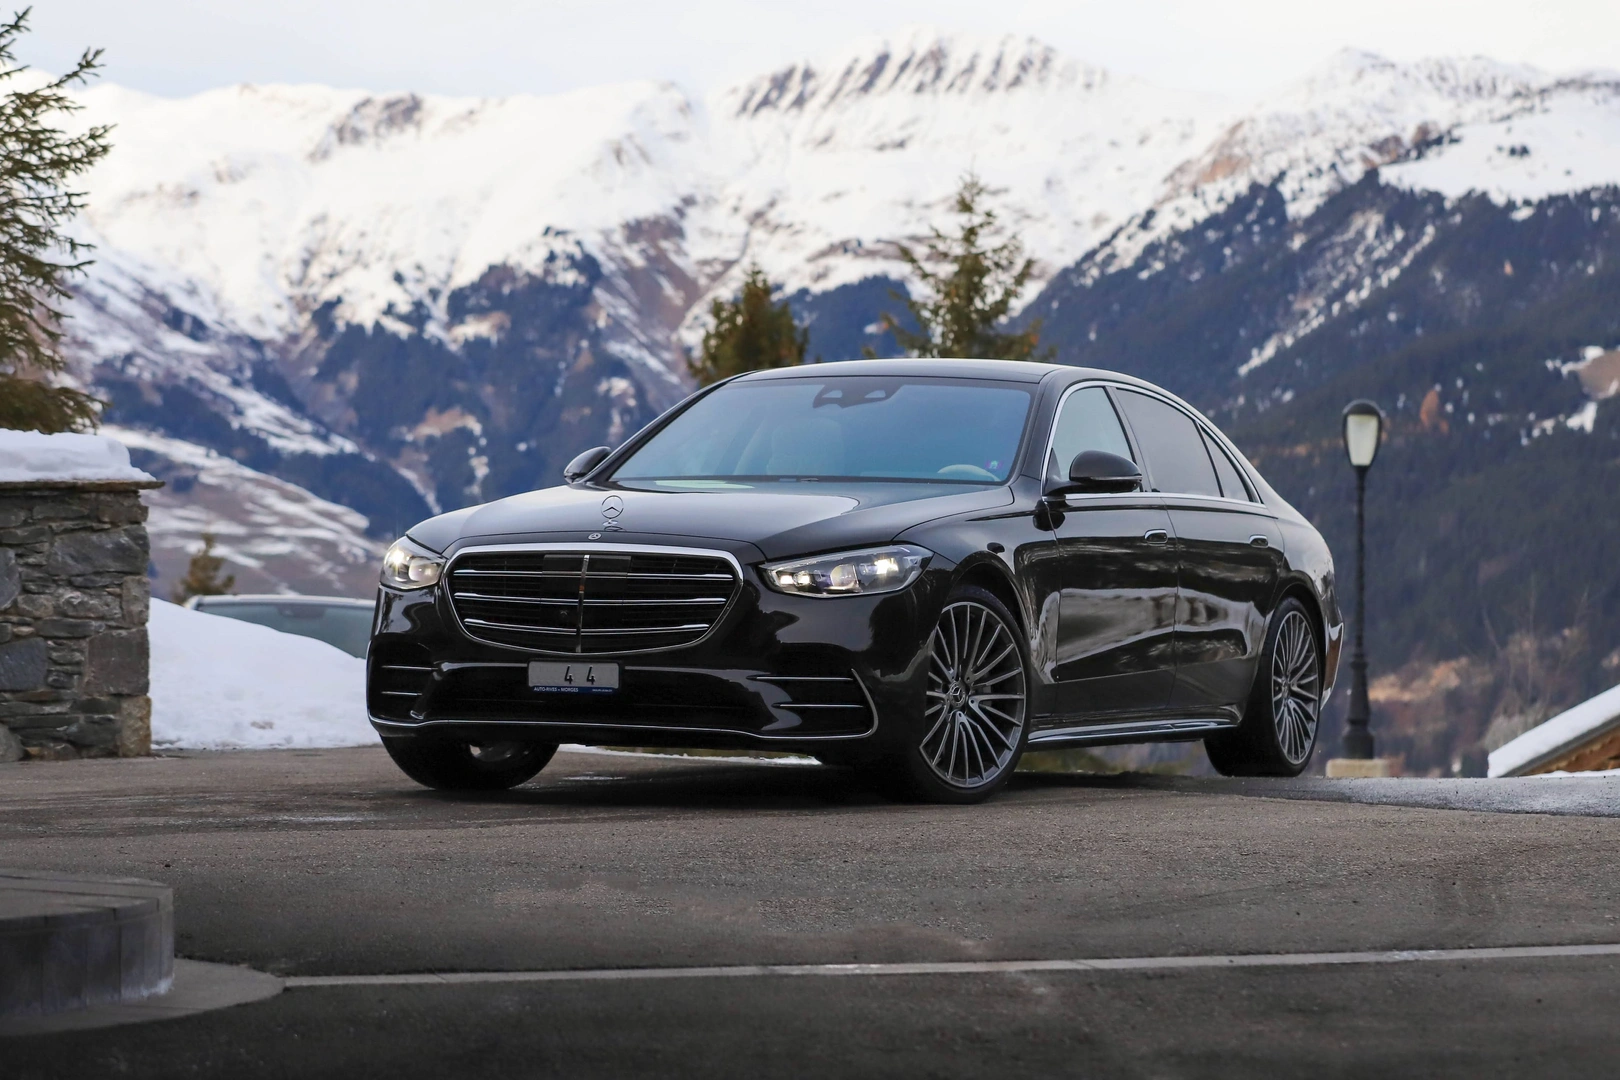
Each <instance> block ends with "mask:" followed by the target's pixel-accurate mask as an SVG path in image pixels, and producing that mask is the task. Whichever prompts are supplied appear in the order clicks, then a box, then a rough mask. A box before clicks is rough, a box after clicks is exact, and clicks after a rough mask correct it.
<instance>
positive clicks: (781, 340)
mask: <svg viewBox="0 0 1620 1080" xmlns="http://www.w3.org/2000/svg"><path fill="white" fill-rule="evenodd" d="M775 292H776V286H774V285H772V284H771V283H770V281H769V280H768V279H767V278H766V277H765V272H764V271H763V270H761V269H760V268H759V267H757V266H754V267H750V268H749V271H748V276H747V277H746V278H745V279H744V280H743V287H742V291H741V292H740V293H738V294H737V295H736V296H735V297H734V298H732V299H730V300H721V299H718V298H716V299H715V301H714V303H713V304H711V305H710V306H709V317H710V318H712V319H713V320H714V325H713V326H712V327H710V328H709V330H708V331H707V332H706V333H705V334H704V335H703V348H702V351H700V352H699V353H698V355H697V356H696V357H692V356H688V357H687V358H686V369H687V370H688V371H690V372H691V373H692V378H693V379H695V380H697V384H698V385H699V386H708V385H709V384H711V383H716V382H719V381H720V380H721V379H727V378H730V377H731V376H733V375H741V374H742V373H743V372H745V371H760V370H763V369H765V368H779V367H794V366H795V365H798V364H802V363H804V350H805V346H806V345H808V344H809V341H810V331H809V330H806V329H802V328H801V327H800V326H799V324H798V323H796V322H794V321H793V310H792V308H791V307H789V305H788V302H787V301H786V300H784V301H782V302H781V303H780V304H776V303H773V302H772V301H771V297H772V295H773V294H774V293H775Z"/></svg>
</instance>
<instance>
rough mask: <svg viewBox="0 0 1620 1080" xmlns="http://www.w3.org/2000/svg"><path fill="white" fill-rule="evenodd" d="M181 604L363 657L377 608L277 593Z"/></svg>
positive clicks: (369, 603)
mask: <svg viewBox="0 0 1620 1080" xmlns="http://www.w3.org/2000/svg"><path fill="white" fill-rule="evenodd" d="M184 606H186V607H188V608H191V609H192V610H193V611H202V612H206V613H207V614H209V615H223V616H225V617H226V618H227V619H240V620H241V621H242V622H250V623H258V624H259V625H260V626H268V627H269V628H270V629H272V630H280V631H281V632H282V633H284V634H297V635H299V636H300V637H308V638H314V639H315V640H317V641H324V642H326V643H327V644H328V645H335V646H337V647H338V648H340V649H342V650H343V651H344V652H346V653H348V654H349V655H350V656H358V657H359V658H360V659H362V660H364V659H365V656H366V646H367V645H368V644H369V643H370V641H371V621H372V615H373V614H374V612H375V610H376V605H375V604H374V603H373V602H372V601H370V600H354V599H351V598H349V597H346V596H301V595H282V594H279V593H277V594H262V595H261V594H254V593H241V594H234V595H226V596H193V597H191V598H190V599H188V600H187V601H186V602H185V605H184Z"/></svg>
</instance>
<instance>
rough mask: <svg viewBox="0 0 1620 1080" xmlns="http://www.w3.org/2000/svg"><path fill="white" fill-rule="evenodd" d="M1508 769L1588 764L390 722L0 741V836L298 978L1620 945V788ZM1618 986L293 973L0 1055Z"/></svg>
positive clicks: (1247, 1053)
mask: <svg viewBox="0 0 1620 1080" xmlns="http://www.w3.org/2000/svg"><path fill="white" fill-rule="evenodd" d="M1361 783H1366V782H1361ZM1536 783H1542V784H1559V783H1564V784H1582V783H1586V784H1588V786H1587V787H1584V788H1580V787H1576V788H1564V789H1561V791H1562V794H1559V795H1558V796H1557V797H1556V798H1554V800H1553V802H1554V803H1557V805H1556V806H1552V805H1551V804H1547V803H1545V802H1544V803H1542V804H1540V807H1539V812H1524V811H1526V810H1531V809H1537V807H1535V806H1532V805H1530V804H1528V803H1525V802H1524V799H1527V798H1539V799H1545V798H1547V796H1542V795H1539V794H1537V792H1538V791H1539V790H1541V789H1534V788H1532V789H1528V794H1527V795H1525V796H1523V797H1520V798H1519V802H1518V803H1517V804H1516V805H1495V808H1496V809H1507V810H1516V811H1518V812H1510V813H1496V812H1487V811H1484V810H1479V809H1438V808H1435V806H1436V805H1437V801H1438V803H1442V804H1443V805H1446V806H1464V807H1472V806H1485V805H1494V804H1492V803H1490V800H1491V799H1495V800H1497V802H1498V803H1500V801H1501V799H1502V798H1503V797H1504V796H1505V794H1506V793H1508V792H1509V791H1510V789H1509V788H1487V787H1480V788H1478V789H1473V788H1467V787H1464V788H1456V787H1455V785H1453V786H1452V788H1450V789H1448V790H1450V791H1451V793H1450V794H1446V793H1445V792H1444V791H1443V790H1442V786H1441V785H1427V786H1425V785H1421V784H1419V785H1415V786H1412V787H1410V788H1409V789H1408V790H1409V792H1410V795H1409V796H1408V797H1405V798H1400V792H1399V790H1398V789H1397V790H1396V791H1395V792H1394V794H1391V793H1390V792H1388V791H1384V790H1383V789H1381V788H1379V787H1378V786H1377V785H1374V786H1372V787H1367V788H1364V789H1356V788H1351V789H1349V791H1348V792H1347V791H1345V790H1344V789H1343V785H1338V786H1333V785H1327V784H1324V783H1322V782H1317V783H1316V784H1315V785H1312V784H1306V785H1294V786H1292V787H1289V788H1288V790H1286V791H1276V790H1270V791H1268V790H1266V787H1267V786H1266V785H1253V784H1249V785H1244V784H1235V783H1232V782H1226V781H1181V780H1165V779H1160V778H1137V779H1132V778H1086V777H1071V776H1054V775H1045V774H1034V775H1023V776H1020V777H1019V778H1018V782H1017V783H1016V784H1015V786H1014V787H1013V788H1012V789H1011V790H1009V791H1008V792H1007V793H1006V794H1005V795H1003V796H1002V797H1000V798H998V799H996V800H995V801H993V802H991V803H989V804H987V805H984V806H980V807H972V808H952V807H933V806H915V805H898V804H894V803H890V802H887V801H884V800H883V799H882V798H881V797H879V796H878V795H876V794H874V793H872V792H870V791H868V790H866V789H865V788H863V787H862V786H861V785H860V784H859V783H858V782H856V781H855V780H854V779H853V778H852V777H850V776H849V775H847V774H845V773H842V772H840V771H838V770H831V769H823V768H820V767H816V766H795V765H756V764H746V763H725V762H715V761H708V760H690V759H654V758H641V757H624V756H607V755H599V754H587V753H563V754H560V755H559V756H558V758H557V760H556V761H554V762H553V763H552V765H551V766H549V767H548V768H547V769H546V771H545V772H543V773H542V774H541V776H540V777H539V778H538V779H537V780H536V781H535V782H534V783H533V784H531V785H528V786H526V787H524V788H522V789H519V790H518V791H515V792H511V793H507V794H505V795H502V796H499V797H491V798H478V799H453V798H447V797H445V796H442V795H436V794H434V793H431V792H427V791H424V790H422V789H420V788H417V787H415V786H414V785H412V784H410V783H409V782H408V781H406V780H405V779H404V778H403V777H402V776H400V775H398V774H397V773H396V772H395V771H394V769H393V766H392V765H391V763H389V762H388V761H387V759H386V758H385V757H384V755H383V754H382V753H381V751H380V750H374V749H364V750H342V751H289V752H257V753H239V754H196V755H188V756H185V757H177V758H162V759H155V760H151V761H125V762H77V763H64V764H56V765H31V766H12V767H0V865H4V866H12V867H26V868H32V869H47V870H62V871H76V872H84V873H101V874H118V875H127V876H135V877H146V878H152V879H155V880H158V881H163V882H166V883H168V884H171V885H173V886H174V887H175V894H176V930H177V933H176V938H177V949H178V951H179V953H180V954H181V955H182V956H186V957H190V958H193V959H201V960H210V961H216V962H226V963H239V964H249V965H252V966H253V967H255V968H258V969H260V970H264V971H269V972H273V973H276V974H279V975H283V976H292V977H295V978H302V977H311V976H314V977H321V976H349V975H400V974H410V973H419V972H490V971H493V972H513V971H522V972H527V971H555V970H563V969H616V968H668V967H685V966H708V965H769V964H794V965H817V964H845V963H897V964H906V963H913V962H952V961H995V960H1017V961H1023V960H1042V959H1073V958H1099V957H1156V956H1208V955H1219V954H1252V953H1298V952H1312V953H1315V952H1325V951H1366V950H1371V951H1377V950H1391V949H1394V950H1405V949H1455V948H1474V947H1489V946H1519V945H1547V944H1601V943H1612V942H1620V874H1617V873H1616V863H1617V858H1616V852H1617V851H1620V821H1616V820H1615V819H1614V818H1613V817H1611V816H1604V814H1605V813H1608V812H1612V808H1613V806H1614V804H1615V803H1616V802H1617V801H1620V793H1617V790H1616V788H1615V786H1614V785H1612V784H1611V785H1608V786H1604V782H1584V781H1540V782H1536ZM1593 784H1596V785H1598V786H1591V785H1593ZM1358 791H1364V792H1366V796H1367V797H1369V798H1374V799H1378V800H1384V801H1381V802H1378V801H1375V802H1361V801H1345V800H1348V799H1359V798H1361V797H1362V796H1361V795H1358V794H1357V792H1358ZM1458 792H1461V794H1458ZM1493 792H1494V794H1492V793H1493ZM1279 794H1281V795H1286V796H1288V797H1282V798H1279V797H1273V796H1276V795H1279ZM1301 796H1305V797H1301ZM1487 796H1488V798H1487ZM1394 799H1399V801H1400V802H1405V803H1413V802H1416V803H1419V804H1423V803H1428V805H1398V804H1396V803H1395V802H1391V801H1388V800H1394ZM1482 799H1484V800H1485V801H1484V802H1482V801H1481V800H1482ZM1509 801H1510V802H1512V801H1513V800H1509ZM1549 808H1550V809H1552V810H1554V811H1557V812H1547V811H1548V809H1549ZM1617 1009H1620V958H1616V957H1614V956H1581V957H1568V956H1565V957H1536V958H1525V959H1490V960H1476V959H1462V960H1454V961H1447V962H1443V963H1420V964H1356V965H1336V966H1304V967H1261V968H1241V969H1229V970H1228V969H1185V968H1178V969H1172V970H1157V971H1154V970H1148V971H1141V970H1126V971H1096V970H1066V971H1049V970H1048V971H1031V970H1018V971H985V970H977V969H967V970H962V971H959V972H955V973H930V974H919V975H900V974H886V975H856V976H843V977H838V978H823V977H815V976H807V975H792V974H760V975H755V976H751V977H747V978H682V979H658V978H634V979H622V978H620V979H613V980H598V981H589V980H585V981H581V980H570V981H564V982H544V983H524V982H496V983H473V984H461V983H458V984H443V985H421V984H405V985H400V984H398V983H386V984H383V985H360V986H354V985H347V986H333V985H314V986H310V985H305V986H296V987H294V988H291V989H288V990H287V991H285V992H284V993H282V994H281V995H280V996H278V997H275V998H272V999H270V1000H268V1001H264V1002H260V1003H257V1004H253V1005H246V1006H240V1007H237V1008H233V1009H228V1010H223V1011H219V1012H215V1013H209V1014H203V1015H198V1016H194V1017H190V1018H187V1019H183V1020H174V1021H167V1022H164V1023H158V1024H149V1025H142V1026H139V1027H127V1028H110V1029H105V1030H101V1031H92V1032H77V1033H73V1034H72V1035H54V1036H46V1035H41V1036H30V1037H24V1038H12V1039H7V1040H5V1041H4V1044H3V1045H0V1061H3V1062H4V1067H3V1068H0V1072H3V1073H4V1074H5V1075H7V1076H12V1075H16V1076H26V1077H32V1076H41V1077H46V1076H81V1075H82V1076H91V1075H95V1076H102V1075H113V1074H117V1075H130V1076H153V1077H158V1076H174V1075H230V1076H300V1077H303V1076H325V1075H331V1076H367V1075H377V1076H390V1077H401V1076H428V1075H433V1076H444V1075H456V1074H458V1073H460V1072H467V1071H471V1070H473V1069H474V1068H476V1070H477V1072H478V1073H479V1074H480V1075H484V1076H508V1075H510V1076H543V1075H568V1076H592V1075H602V1076H619V1075H625V1074H627V1073H631V1072H639V1073H642V1074H647V1075H694V1076H696V1075H704V1076H714V1075H732V1074H751V1075H771V1076H775V1075H783V1076H794V1075H813V1074H817V1073H824V1074H830V1073H837V1074H840V1075H939V1076H955V1075H963V1076H966V1075H985V1074H986V1073H987V1072H994V1071H1008V1070H1011V1069H1015V1068H1016V1069H1019V1070H1022V1071H1024V1072H1026V1073H1030V1074H1041V1075H1047V1074H1055V1075H1124V1076H1134V1075H1150V1076H1179V1075H1186V1076H1202V1075H1234V1076H1238V1075H1258V1074H1266V1075H1296V1074H1299V1075H1303V1074H1306V1073H1309V1074H1311V1075H1313V1076H1320V1075H1323V1074H1326V1075H1365V1074H1367V1073H1369V1072H1372V1071H1374V1070H1383V1071H1395V1072H1406V1073H1416V1074H1422V1075H1459V1076H1460V1075H1470V1076H1476V1075H1482V1074H1483V1075H1525V1074H1527V1073H1535V1072H1549V1071H1552V1072H1558V1073H1561V1074H1565V1075H1571V1074H1574V1075H1579V1074H1583V1073H1585V1074H1590V1075H1610V1074H1612V1071H1613V1043H1612V1018H1613V1017H1614V1016H1615V1015H1617Z"/></svg>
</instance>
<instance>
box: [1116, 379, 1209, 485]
mask: <svg viewBox="0 0 1620 1080" xmlns="http://www.w3.org/2000/svg"><path fill="white" fill-rule="evenodd" d="M1119 404H1120V408H1122V409H1124V410H1125V416H1126V417H1127V418H1128V419H1129V420H1130V422H1131V431H1132V432H1133V433H1135V435H1136V442H1137V445H1138V446H1140V447H1141V448H1142V456H1143V457H1145V458H1146V459H1147V460H1146V461H1145V462H1143V464H1145V465H1146V466H1147V471H1148V475H1149V476H1150V477H1152V479H1153V489H1154V490H1155V491H1162V492H1165V493H1167V494H1176V495H1212V496H1215V497H1217V498H1219V497H1220V494H1221V484H1220V481H1219V480H1217V479H1216V477H1215V466H1214V464H1213V463H1212V462H1211V461H1210V460H1209V450H1208V448H1206V447H1205V446H1204V436H1203V433H1202V432H1200V431H1199V430H1198V425H1197V424H1196V423H1195V422H1194V421H1193V418H1192V417H1190V416H1188V415H1187V414H1186V413H1184V412H1182V411H1181V410H1180V409H1178V408H1176V407H1175V406H1174V405H1171V404H1169V403H1168V402H1164V401H1160V400H1159V399H1158V398H1155V397H1149V396H1148V395H1146V394H1139V393H1136V392H1135V391H1133V390H1121V391H1120V392H1119Z"/></svg>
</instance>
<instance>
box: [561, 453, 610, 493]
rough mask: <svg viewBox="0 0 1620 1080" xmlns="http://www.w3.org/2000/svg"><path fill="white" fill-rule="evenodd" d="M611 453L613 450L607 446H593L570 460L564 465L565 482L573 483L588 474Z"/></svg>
mask: <svg viewBox="0 0 1620 1080" xmlns="http://www.w3.org/2000/svg"><path fill="white" fill-rule="evenodd" d="M611 453H613V451H612V450H610V449H608V448H607V447H605V446H593V447H591V448H590V449H589V450H587V451H585V452H584V453H583V454H581V455H579V456H578V457H577V458H575V459H574V460H573V461H570V462H569V463H568V464H567V465H564V466H563V481H564V482H565V483H569V484H572V483H573V482H574V481H575V480H578V479H579V478H580V477H582V476H586V475H588V474H589V473H590V472H591V470H593V469H595V468H596V467H597V466H598V465H600V464H602V462H603V461H605V460H607V456H608V455H609V454H611Z"/></svg>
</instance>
